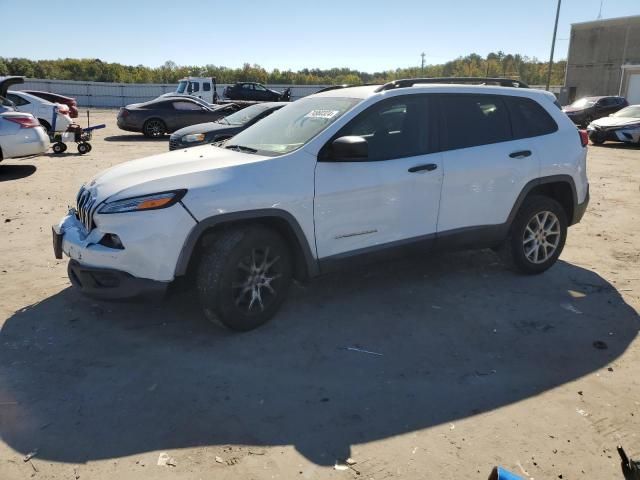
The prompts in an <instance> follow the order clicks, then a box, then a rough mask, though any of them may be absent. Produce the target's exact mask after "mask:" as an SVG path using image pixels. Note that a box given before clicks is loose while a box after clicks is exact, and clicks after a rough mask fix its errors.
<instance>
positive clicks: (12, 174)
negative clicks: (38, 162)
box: [0, 163, 37, 182]
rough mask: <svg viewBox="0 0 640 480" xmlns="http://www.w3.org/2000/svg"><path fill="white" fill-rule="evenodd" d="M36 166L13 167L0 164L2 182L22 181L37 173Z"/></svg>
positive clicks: (21, 165) (0, 180) (20, 165)
mask: <svg viewBox="0 0 640 480" xmlns="http://www.w3.org/2000/svg"><path fill="white" fill-rule="evenodd" d="M36 170H37V168H36V166H35V165H23V164H19V165H11V164H5V163H0V182H8V181H10V180H20V179H21V178H25V177H28V176H30V175H33V174H34V173H36Z"/></svg>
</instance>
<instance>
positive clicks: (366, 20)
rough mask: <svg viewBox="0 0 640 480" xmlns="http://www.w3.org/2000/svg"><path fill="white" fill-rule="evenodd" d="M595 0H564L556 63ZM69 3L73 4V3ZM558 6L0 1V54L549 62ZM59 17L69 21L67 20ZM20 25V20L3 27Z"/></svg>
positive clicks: (362, 66)
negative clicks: (519, 58) (494, 57)
mask: <svg viewBox="0 0 640 480" xmlns="http://www.w3.org/2000/svg"><path fill="white" fill-rule="evenodd" d="M600 4H601V0H563V1H562V8H561V11H560V21H559V26H558V35H557V37H558V40H557V42H556V56H555V57H556V59H561V58H566V54H567V49H568V45H569V41H568V40H569V33H570V29H571V24H572V23H577V22H585V21H590V20H595V19H597V17H598V12H599V10H600ZM69 5H71V4H69ZM556 5H557V1H556V0H534V1H531V0H529V1H517V0H449V1H431V0H402V1H396V2H394V1H391V0H383V1H380V0H368V1H362V0H341V1H336V0H323V1H322V2H308V1H305V0H297V1H291V0H278V1H277V2H268V1H263V0H261V1H251V0H244V1H237V0H236V1H233V0H217V1H207V0H188V1H178V0H173V1H165V0H154V1H147V0H129V1H123V0H106V1H105V0H102V1H97V0H84V1H82V2H81V3H78V4H76V5H75V6H73V7H72V6H69V8H65V7H60V8H58V7H55V9H54V10H58V13H57V14H53V13H52V12H53V11H52V6H51V2H50V1H42V0H0V7H1V8H2V9H1V11H2V12H3V17H4V20H5V21H3V22H2V23H3V26H2V37H1V39H0V57H26V58H29V59H33V60H38V59H55V58H65V57H72V58H99V59H101V60H102V61H107V62H118V63H122V64H126V65H138V64H142V65H146V66H151V67H157V66H159V65H161V64H163V63H164V62H165V61H166V60H172V61H174V62H176V63H177V64H178V65H207V64H213V65H219V66H227V67H232V68H233V67H241V66H242V65H243V64H244V63H251V64H254V63H256V64H259V65H261V66H262V67H264V68H266V69H268V70H272V69H274V68H278V69H280V70H287V69H292V70H298V69H302V68H331V67H350V68H353V69H357V70H361V71H366V72H374V71H381V70H388V69H394V68H398V67H411V66H418V65H419V64H420V61H421V59H420V53H422V52H425V53H426V57H425V62H426V64H440V63H444V62H446V61H448V60H453V59H455V58H457V57H459V56H464V55H467V54H469V53H478V54H479V55H482V56H485V55H486V54H487V53H489V52H491V51H498V50H502V51H504V52H505V53H520V54H522V55H528V56H530V57H534V56H535V57H538V58H539V59H542V60H548V58H549V49H550V46H551V37H552V33H553V23H554V20H555V12H556ZM62 12H64V13H62ZM627 15H640V0H602V18H612V17H620V16H627ZM11 18H13V19H21V20H20V21H17V20H16V21H7V20H10V19H11Z"/></svg>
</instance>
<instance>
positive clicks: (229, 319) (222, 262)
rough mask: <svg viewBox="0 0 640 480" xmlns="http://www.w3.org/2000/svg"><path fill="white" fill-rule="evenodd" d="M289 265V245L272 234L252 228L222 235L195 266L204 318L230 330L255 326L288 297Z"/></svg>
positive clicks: (262, 228) (207, 247) (290, 272)
mask: <svg viewBox="0 0 640 480" xmlns="http://www.w3.org/2000/svg"><path fill="white" fill-rule="evenodd" d="M292 264H293V262H292V257H291V252H290V249H289V246H288V245H287V242H286V241H285V240H284V239H283V238H282V237H281V236H280V235H279V234H278V233H276V232H274V231H273V230H270V229H267V228H264V227H259V226H256V227H244V228H238V229H234V230H229V231H226V232H222V233H221V234H220V235H219V236H218V237H216V238H215V239H214V240H213V241H212V242H211V243H210V244H209V245H208V246H206V247H205V248H204V251H203V253H202V257H201V259H200V264H199V265H198V273H197V281H196V283H197V288H198V294H199V297H200V303H201V305H202V308H203V310H204V314H205V316H206V317H207V318H208V319H209V320H210V321H212V322H214V323H217V324H219V325H223V326H225V327H227V328H230V329H232V330H237V331H248V330H253V329H254V328H257V327H259V326H260V325H262V324H264V323H265V322H267V321H268V320H269V319H271V318H272V317H273V316H274V315H275V313H276V312H277V311H278V309H279V307H280V305H281V304H282V302H283V301H284V299H285V298H286V295H287V290H288V289H289V286H290V284H291V277H292V272H293V267H292ZM256 266H257V267H259V268H258V269H255V268H254V267H256ZM260 268H264V270H260ZM265 280H268V282H266V283H265ZM261 282H262V283H261ZM256 293H257V294H259V300H257V299H256V298H258V297H255V298H254V296H255V295H256ZM263 296H264V298H263Z"/></svg>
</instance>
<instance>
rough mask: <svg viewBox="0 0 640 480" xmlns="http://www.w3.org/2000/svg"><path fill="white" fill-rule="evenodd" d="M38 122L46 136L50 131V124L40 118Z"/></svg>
mask: <svg viewBox="0 0 640 480" xmlns="http://www.w3.org/2000/svg"><path fill="white" fill-rule="evenodd" d="M38 121H39V122H40V125H42V126H43V127H44V131H45V132H46V133H47V134H48V133H49V132H50V131H51V124H50V123H49V122H47V121H46V120H43V119H41V118H39V119H38Z"/></svg>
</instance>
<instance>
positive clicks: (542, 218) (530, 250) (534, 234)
mask: <svg viewBox="0 0 640 480" xmlns="http://www.w3.org/2000/svg"><path fill="white" fill-rule="evenodd" d="M560 232H561V230H560V221H559V220H558V217H556V215H555V214H554V213H553V212H549V211H543V212H538V213H536V214H535V215H534V216H533V217H531V219H530V220H529V222H528V223H527V226H526V227H525V229H524V235H523V240H522V246H523V248H524V255H525V257H526V258H527V260H529V261H530V262H531V263H535V264H540V263H544V262H546V261H547V260H549V259H550V258H551V257H552V256H553V254H554V253H555V252H556V250H557V249H558V245H559V244H560Z"/></svg>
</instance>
